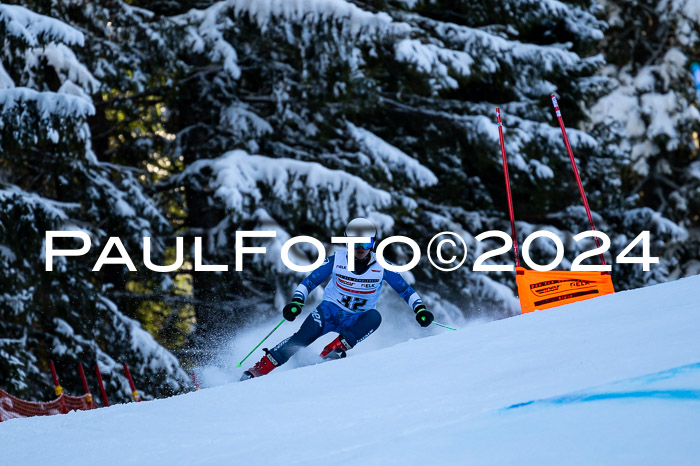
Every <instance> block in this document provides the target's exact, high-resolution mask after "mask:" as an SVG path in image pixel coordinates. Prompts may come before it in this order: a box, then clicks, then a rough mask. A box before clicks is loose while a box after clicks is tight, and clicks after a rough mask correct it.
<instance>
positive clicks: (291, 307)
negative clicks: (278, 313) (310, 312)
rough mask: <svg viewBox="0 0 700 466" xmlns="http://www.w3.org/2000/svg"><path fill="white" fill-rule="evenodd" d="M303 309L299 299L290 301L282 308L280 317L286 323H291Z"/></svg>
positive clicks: (302, 303) (302, 302) (301, 301)
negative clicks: (281, 316)
mask: <svg viewBox="0 0 700 466" xmlns="http://www.w3.org/2000/svg"><path fill="white" fill-rule="evenodd" d="M303 307H304V301H303V300H302V299H300V298H294V299H292V302H291V303H289V304H287V305H286V306H284V309H282V315H283V316H284V318H285V319H287V320H288V321H290V322H291V321H293V320H294V319H296V318H297V316H298V315H299V314H301V309H302V308H303Z"/></svg>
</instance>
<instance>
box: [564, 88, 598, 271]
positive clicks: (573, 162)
mask: <svg viewBox="0 0 700 466" xmlns="http://www.w3.org/2000/svg"><path fill="white" fill-rule="evenodd" d="M552 105H554V111H555V112H556V114H557V120H559V127H560V128H561V134H562V135H563V136H564V145H566V150H567V151H568V152H569V159H571V166H572V167H574V175H576V182H577V183H578V190H579V192H580V193H581V199H583V206H584V207H585V208H586V214H587V215H588V222H589V223H590V224H591V230H594V231H595V225H593V217H592V216H591V209H590V208H589V207H588V200H587V199H586V193H585V192H584V191H583V183H581V177H580V176H579V174H578V168H577V167H576V160H575V159H574V152H573V151H572V150H571V144H569V137H568V136H567V135H566V128H565V127H564V120H563V119H562V117H561V110H559V102H557V96H555V95H554V94H552ZM593 239H595V245H596V247H600V242H599V241H598V237H597V236H594V237H593ZM600 262H601V264H603V265H606V264H605V257H603V254H601V255H600Z"/></svg>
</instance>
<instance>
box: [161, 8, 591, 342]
mask: <svg viewBox="0 0 700 466" xmlns="http://www.w3.org/2000/svg"><path fill="white" fill-rule="evenodd" d="M589 10H590V5H589V4H588V3H586V2H583V3H581V2H577V3H575V4H567V3H562V2H531V1H509V2H506V3H504V4H503V5H501V6H498V7H496V8H494V7H493V5H492V4H491V3H489V2H477V3H470V4H469V5H466V4H463V5H460V4H454V2H437V1H433V2H410V1H409V2H406V1H393V2H379V1H378V2H348V1H344V0H318V1H314V2H284V1H279V0H263V1H255V2H253V1H224V2H217V3H215V4H213V5H212V6H210V7H209V8H206V9H202V10H192V11H189V12H187V13H185V14H183V15H181V16H178V17H176V18H174V20H175V21H176V22H177V23H178V24H180V25H182V26H183V27H185V28H186V29H187V33H188V39H187V40H186V41H184V42H183V45H184V48H183V49H181V51H180V54H181V55H180V60H181V62H180V63H181V66H182V72H183V73H184V75H183V76H182V77H181V78H180V80H179V82H180V83H181V87H180V88H179V91H178V92H177V94H176V97H177V99H176V100H175V101H173V102H171V103H170V104H169V105H167V108H168V114H169V115H170V117H171V120H170V121H169V127H168V130H169V131H170V132H172V133H174V134H176V135H177V142H178V152H176V153H175V154H174V156H175V157H180V156H182V157H183V158H184V160H185V168H184V170H183V171H182V172H181V173H179V174H177V175H176V176H174V177H173V178H171V179H170V180H169V181H168V183H165V184H164V185H163V186H164V187H169V188H178V189H179V188H180V187H184V189H185V191H186V193H187V202H188V205H187V208H188V219H187V227H188V228H189V234H190V235H203V236H205V237H206V240H205V245H206V246H205V248H204V250H205V254H204V255H205V257H206V258H207V260H209V261H211V262H212V263H218V264H233V258H234V252H233V232H235V231H236V230H240V229H254V228H258V229H275V230H277V231H278V236H277V238H276V239H275V240H274V241H271V242H267V243H266V244H267V246H268V248H269V253H268V254H267V255H266V256H265V257H264V258H258V259H255V260H254V261H253V263H252V264H246V269H247V270H248V271H249V272H248V273H241V272H230V273H228V274H216V273H210V274H209V276H208V277H207V274H206V273H200V274H195V296H196V298H197V318H198V328H199V330H200V337H201V340H205V339H206V338H207V337H208V336H209V335H210V333H211V332H212V331H213V330H214V328H216V329H219V330H221V331H228V329H229V328H235V325H236V324H238V323H240V322H242V321H243V320H244V319H246V318H252V317H251V314H254V313H255V312H256V311H261V310H268V309H269V310H272V309H273V308H272V306H271V305H272V304H273V303H272V299H271V296H272V294H273V293H274V292H275V291H278V293H277V295H276V298H275V301H274V305H275V306H274V307H276V308H279V307H280V305H281V304H282V303H283V302H284V300H286V299H288V298H289V292H288V290H289V287H290V285H291V284H292V282H293V279H297V278H298V277H291V276H290V275H289V274H286V272H287V271H286V268H285V267H284V266H283V265H282V264H281V263H280V261H279V259H278V257H279V256H278V254H277V252H278V251H279V246H280V245H281V243H282V242H283V241H284V240H286V239H287V238H288V237H289V236H292V235H298V234H311V235H313V236H315V237H317V238H319V239H322V240H325V241H327V239H328V238H329V237H330V236H331V235H333V234H338V233H339V232H340V231H342V226H343V225H344V224H345V222H347V220H348V219H349V218H350V217H352V216H354V215H366V216H369V217H370V218H372V219H373V220H375V221H376V223H377V224H378V226H379V228H380V231H381V235H382V236H389V235H391V234H405V235H408V236H411V237H413V238H415V239H416V240H418V241H419V243H420V244H421V245H422V246H423V247H425V246H426V245H427V243H428V240H429V239H430V237H431V236H432V235H433V234H435V233H437V232H439V231H442V230H452V231H456V232H458V233H459V234H460V235H462V236H463V237H464V238H465V240H466V241H467V243H468V244H469V247H470V250H471V252H470V259H469V260H468V262H467V266H468V265H470V264H472V263H473V261H474V259H475V257H476V256H477V255H478V254H479V253H481V252H482V251H483V248H484V245H478V244H477V243H476V242H475V240H474V236H476V234H478V233H481V232H482V231H485V230H489V229H493V228H498V229H501V230H503V231H508V229H507V220H506V203H505V196H504V194H503V192H504V189H503V178H502V171H501V170H502V168H501V162H500V152H499V148H498V147H499V146H498V133H497V128H496V125H495V107H496V106H497V105H500V106H501V107H502V108H503V110H504V119H505V122H506V125H507V133H506V134H507V145H508V151H509V156H510V159H511V164H512V167H511V174H512V176H513V181H514V186H515V187H516V191H515V192H516V208H517V215H518V218H519V219H520V220H521V222H520V223H519V227H520V231H521V234H523V235H524V234H526V233H529V232H530V231H531V230H533V229H535V228H536V227H540V226H541V225H549V226H550V227H551V228H553V229H555V230H556V231H559V232H560V234H561V235H562V236H566V235H569V236H571V234H575V233H578V229H576V230H573V231H571V229H570V225H569V224H568V223H566V221H565V220H561V219H562V218H564V219H565V218H566V217H567V212H568V211H569V207H570V206H571V205H579V202H580V201H579V200H578V197H577V196H578V193H577V190H576V188H575V184H574V179H573V176H572V174H571V169H570V166H569V165H568V157H567V156H566V152H565V150H564V146H563V143H562V142H561V136H560V133H559V129H558V127H556V126H555V125H556V120H555V119H554V116H553V112H552V110H551V107H550V105H551V104H550V102H549V94H550V93H551V92H557V93H558V94H559V95H560V97H561V100H562V102H563V103H564V104H565V105H566V108H567V109H568V110H569V112H568V115H567V116H568V118H567V123H568V124H569V125H570V126H575V125H576V124H577V122H578V121H580V120H581V118H582V117H583V115H582V111H581V108H580V106H579V105H580V102H581V101H585V100H587V99H590V98H591V97H592V96H593V95H594V92H595V91H596V90H597V88H598V87H599V83H600V81H601V80H600V78H595V77H593V76H592V75H593V73H594V72H595V70H596V69H597V68H598V67H599V66H600V65H601V64H602V59H601V57H600V56H595V55H591V53H592V47H593V45H594V44H595V42H596V41H598V40H599V39H601V38H602V32H601V28H602V23H601V22H600V21H598V20H597V19H596V18H595V17H594V16H593V14H592V13H591V11H589ZM570 136H571V138H572V142H573V144H574V147H575V149H576V150H577V154H578V155H580V156H586V155H587V154H589V153H592V152H593V148H594V147H595V141H594V140H593V139H592V138H591V137H590V136H588V135H587V134H585V133H583V132H581V131H576V130H571V132H570ZM576 213H577V214H581V215H583V214H582V212H579V211H576ZM580 223H581V224H583V225H585V216H582V217H581V222H580ZM575 226H578V225H575ZM584 229H586V228H584ZM494 244H496V243H495V242H494V243H487V246H493V245H494ZM305 252H308V253H309V255H310V256H313V252H312V251H308V250H307V251H305ZM534 253H535V255H536V256H542V255H546V254H547V253H548V251H547V249H546V248H545V247H540V248H539V249H538V250H536V251H534ZM390 258H391V259H396V260H397V261H399V262H402V261H404V260H405V259H406V257H405V256H403V254H402V252H401V251H399V250H396V251H393V255H391V256H390ZM407 275H410V274H407ZM414 276H415V277H414V278H415V279H416V280H417V283H416V286H417V288H418V289H419V290H421V291H422V292H423V293H424V294H426V295H427V296H428V298H429V302H430V304H431V305H432V306H434V307H436V308H438V309H439V311H440V313H443V315H444V313H451V317H458V316H461V315H462V314H463V313H465V312H467V313H470V314H474V313H477V312H479V310H480V309H481V310H482V311H483V312H484V313H486V314H489V315H491V316H493V315H507V314H509V313H511V312H515V311H516V310H517V304H516V301H515V300H514V298H513V292H512V289H511V288H509V287H508V286H506V285H512V283H513V278H512V276H510V275H509V274H508V276H506V275H503V274H502V275H500V276H499V275H495V276H494V277H491V278H490V277H489V276H487V275H485V274H483V273H470V272H469V271H468V268H467V267H464V268H463V269H461V270H460V271H459V272H455V273H451V274H442V273H439V272H436V271H434V270H431V268H430V265H429V264H428V261H427V260H424V261H422V262H421V264H420V267H419V269H417V270H416V271H415V274H414ZM408 278H409V279H413V278H412V277H410V276H409V277H408ZM438 298H439V299H438ZM275 311H276V310H275Z"/></svg>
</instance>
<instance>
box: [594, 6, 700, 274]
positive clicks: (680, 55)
mask: <svg viewBox="0 0 700 466" xmlns="http://www.w3.org/2000/svg"><path fill="white" fill-rule="evenodd" d="M603 5H604V7H605V13H606V17H607V21H608V23H609V24H610V29H609V31H608V33H607V35H606V40H605V43H604V50H605V57H606V60H607V62H608V65H607V66H606V67H605V68H604V70H603V73H602V74H603V75H605V76H607V77H609V79H611V80H612V81H613V82H614V83H615V87H614V88H613V89H612V91H611V92H609V93H607V94H606V95H605V96H604V97H602V98H601V99H600V100H599V101H598V102H597V103H596V104H595V105H594V106H593V107H592V108H591V117H592V124H591V131H592V132H593V134H595V135H596V137H598V138H599V139H600V140H601V141H602V142H603V143H604V144H605V150H606V151H608V153H610V154H612V155H614V156H615V157H616V158H617V159H618V160H619V161H621V162H622V164H623V166H624V170H623V176H624V178H623V179H624V185H623V186H622V190H621V192H623V193H625V196H626V197H625V198H624V199H622V200H621V201H620V202H617V203H616V204H615V207H616V208H615V209H611V211H610V212H609V214H608V218H609V219H610V221H611V223H612V224H613V229H614V230H615V231H616V232H618V233H619V236H618V237H617V238H614V240H615V241H614V242H613V250H614V252H618V253H619V252H620V251H621V250H622V249H623V248H624V247H625V246H626V245H627V244H628V243H629V242H630V241H631V240H633V239H634V238H635V237H636V236H637V235H638V234H639V233H640V232H642V231H643V230H649V231H650V232H651V240H652V241H651V255H652V256H659V257H660V263H659V264H658V265H653V266H652V267H651V271H650V272H643V271H642V268H641V266H639V265H636V264H635V265H627V266H616V269H617V270H618V273H616V274H614V278H615V281H616V283H617V284H621V285H622V286H624V287H638V286H642V285H646V284H653V283H657V282H662V281H666V280H670V279H675V278H678V277H682V276H687V275H692V274H697V273H698V272H700V256H699V255H698V251H700V233H699V228H700V217H699V216H698V212H700V161H698V149H699V146H700V141H699V140H698V133H699V132H700V112H699V111H698V105H699V103H698V102H697V100H696V99H697V97H696V95H695V89H694V85H693V80H692V75H691V71H690V62H692V61H693V60H697V59H698V58H699V57H700V4H698V2H697V1H693V0H670V1H660V2H655V1H645V0H634V1H617V0H606V1H604V2H603ZM630 255H631V256H641V255H642V251H641V247H638V248H637V249H636V250H635V251H634V252H633V253H632V254H630Z"/></svg>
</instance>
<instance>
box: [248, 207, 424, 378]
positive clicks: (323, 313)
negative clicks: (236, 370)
mask: <svg viewBox="0 0 700 466" xmlns="http://www.w3.org/2000/svg"><path fill="white" fill-rule="evenodd" d="M376 235H377V230H376V228H375V227H374V225H373V224H372V222H371V221H369V220H367V219H365V218H356V219H354V220H352V221H351V222H350V223H348V225H347V227H346V229H345V236H349V237H359V236H364V237H370V238H371V240H370V242H369V243H365V244H356V245H355V249H354V256H355V270H354V271H350V270H349V267H348V251H347V250H346V251H342V252H337V253H335V254H333V255H331V256H329V257H328V258H327V259H326V260H325V261H324V262H323V264H321V266H319V267H318V268H317V269H316V270H314V271H313V272H311V274H310V275H309V276H308V277H306V278H305V279H304V280H303V281H302V282H301V284H299V286H297V288H296V291H295V292H294V297H293V298H292V301H291V302H290V303H289V304H287V305H286V306H284V309H283V310H282V315H283V316H284V318H285V319H287V320H288V321H290V322H291V321H293V320H294V319H296V318H297V316H298V315H299V314H301V310H302V308H303V307H304V301H305V300H306V298H307V297H308V296H309V294H310V293H311V291H313V289H314V288H316V287H317V286H319V285H320V284H322V283H323V282H325V281H326V280H327V279H328V278H330V282H329V283H328V285H327V286H326V288H325V291H324V293H323V301H321V304H319V305H318V307H317V308H316V309H315V310H314V311H313V312H312V313H311V314H309V316H308V317H307V318H306V319H305V320H304V322H303V323H302V324H301V327H300V328H299V330H298V331H297V332H296V333H295V334H294V335H292V336H290V337H288V338H286V339H284V340H282V341H281V342H280V343H278V344H277V346H275V347H274V348H272V349H271V350H268V349H267V348H263V351H265V356H263V358H262V359H261V360H260V361H259V362H257V363H255V365H254V366H253V367H251V368H250V369H248V370H247V371H245V372H243V376H242V377H241V380H246V379H250V378H253V377H260V376H261V375H265V374H268V373H269V372H271V371H272V370H273V369H274V368H275V367H278V366H281V365H282V364H284V363H285V362H287V361H288V360H289V358H290V357H292V355H293V354H294V353H296V352H297V351H298V350H299V349H301V348H305V347H307V346H309V345H310V344H311V343H313V342H314V341H316V339H317V338H319V337H320V336H322V335H325V334H326V333H329V332H335V333H338V337H337V338H336V339H335V340H333V341H332V342H331V343H330V344H329V345H328V346H326V347H325V348H324V349H323V351H322V352H321V357H322V358H324V359H339V358H344V357H345V356H346V351H348V350H349V349H351V348H353V347H354V346H355V345H357V344H358V343H359V342H361V341H362V340H364V339H365V338H367V337H368V336H370V335H371V334H372V333H373V332H374V331H375V330H377V328H378V327H379V324H380V323H381V321H382V316H381V315H380V314H379V311H377V309H375V306H376V304H377V301H378V299H379V295H380V293H381V289H382V282H383V280H386V282H387V283H388V284H389V285H390V286H391V287H392V288H393V289H394V290H395V291H396V292H397V293H398V294H399V295H400V296H401V297H402V298H403V299H404V300H405V301H406V302H407V303H408V305H409V306H411V307H412V308H413V312H414V313H415V314H416V320H417V321H418V323H419V324H420V325H421V326H422V327H427V326H429V325H430V324H431V323H432V322H433V314H432V313H431V312H430V311H428V310H427V309H426V307H425V305H424V304H423V301H421V299H420V296H418V293H416V292H415V291H414V290H413V288H411V286H410V285H409V284H408V283H406V281H405V280H404V279H403V278H402V277H401V275H399V274H398V273H397V272H391V271H389V270H385V269H384V267H382V266H381V265H379V263H378V262H377V259H376V256H375V254H374V252H372V248H373V247H374V244H375V239H376Z"/></svg>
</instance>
